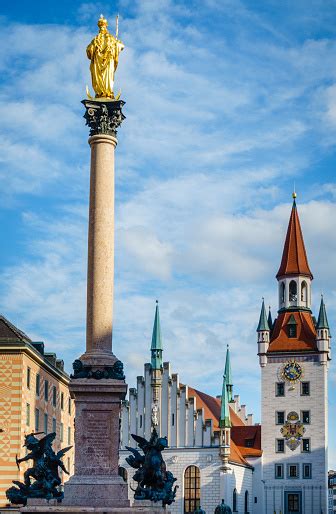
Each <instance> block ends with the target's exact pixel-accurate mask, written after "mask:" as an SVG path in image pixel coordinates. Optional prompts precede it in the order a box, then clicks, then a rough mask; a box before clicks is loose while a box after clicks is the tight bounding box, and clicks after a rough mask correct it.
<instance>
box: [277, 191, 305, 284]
mask: <svg viewBox="0 0 336 514" xmlns="http://www.w3.org/2000/svg"><path fill="white" fill-rule="evenodd" d="M293 198H294V201H293V207H292V212H291V215H290V219H289V224H288V229H287V235H286V240H285V246H284V249H283V254H282V259H281V264H280V268H279V271H278V273H277V275H276V278H277V279H279V278H281V277H284V276H286V275H305V276H307V277H309V278H311V279H312V278H313V275H312V272H311V271H310V268H309V264H308V259H307V254H306V248H305V245H304V241H303V235H302V230H301V225H300V220H299V215H298V212H297V208H296V201H295V198H296V194H295V193H294V194H293Z"/></svg>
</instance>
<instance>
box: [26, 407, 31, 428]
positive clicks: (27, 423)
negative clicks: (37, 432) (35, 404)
mask: <svg viewBox="0 0 336 514" xmlns="http://www.w3.org/2000/svg"><path fill="white" fill-rule="evenodd" d="M26 425H27V426H28V427H29V426H30V405H29V403H27V404H26Z"/></svg>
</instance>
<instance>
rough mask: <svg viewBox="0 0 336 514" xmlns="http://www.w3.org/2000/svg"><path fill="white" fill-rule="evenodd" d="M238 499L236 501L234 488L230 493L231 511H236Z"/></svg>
mask: <svg viewBox="0 0 336 514" xmlns="http://www.w3.org/2000/svg"><path fill="white" fill-rule="evenodd" d="M237 505H238V501H237V489H236V488H235V489H234V490H233V493H232V508H233V512H238V509H237Z"/></svg>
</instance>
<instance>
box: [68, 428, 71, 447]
mask: <svg viewBox="0 0 336 514" xmlns="http://www.w3.org/2000/svg"><path fill="white" fill-rule="evenodd" d="M68 444H71V427H68Z"/></svg>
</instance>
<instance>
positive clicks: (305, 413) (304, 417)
mask: <svg viewBox="0 0 336 514" xmlns="http://www.w3.org/2000/svg"><path fill="white" fill-rule="evenodd" d="M301 419H302V423H305V424H306V425H307V424H309V423H310V410H303V411H301Z"/></svg>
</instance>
